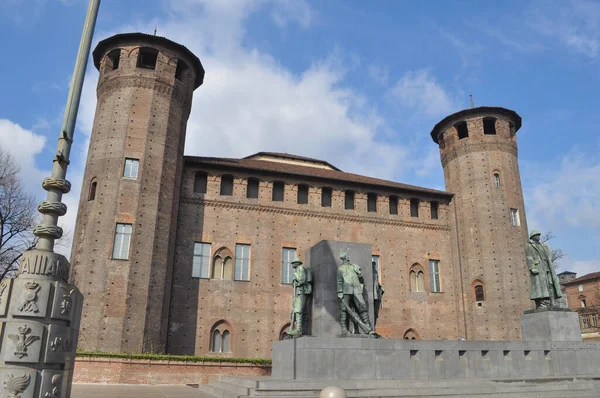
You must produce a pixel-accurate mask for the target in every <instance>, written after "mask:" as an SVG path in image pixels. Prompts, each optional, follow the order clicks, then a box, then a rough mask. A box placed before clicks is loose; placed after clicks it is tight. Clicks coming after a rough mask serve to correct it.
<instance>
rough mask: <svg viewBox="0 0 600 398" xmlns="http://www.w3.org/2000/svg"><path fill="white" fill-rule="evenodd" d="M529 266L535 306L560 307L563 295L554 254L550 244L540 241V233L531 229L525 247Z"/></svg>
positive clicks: (532, 297)
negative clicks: (549, 246) (553, 259)
mask: <svg viewBox="0 0 600 398" xmlns="http://www.w3.org/2000/svg"><path fill="white" fill-rule="evenodd" d="M525 256H526V259H527V267H529V274H530V277H531V299H532V300H534V301H535V308H536V309H538V308H556V307H559V301H558V299H559V298H561V297H562V293H561V291H560V283H559V281H558V277H557V276H556V271H554V266H553V265H552V256H551V254H550V249H549V248H548V246H546V245H544V244H543V243H541V242H540V233H539V232H537V231H531V234H530V235H529V241H528V242H527V246H526V247H525Z"/></svg>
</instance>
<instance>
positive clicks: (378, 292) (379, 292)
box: [371, 261, 385, 328]
mask: <svg viewBox="0 0 600 398" xmlns="http://www.w3.org/2000/svg"><path fill="white" fill-rule="evenodd" d="M371 264H372V266H373V328H376V327H377V318H379V309H380V308H381V299H382V298H383V293H385V289H384V288H383V286H381V284H380V283H379V269H377V263H376V262H375V261H373V262H372V263H371Z"/></svg>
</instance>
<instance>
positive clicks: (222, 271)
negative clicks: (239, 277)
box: [212, 247, 233, 281]
mask: <svg viewBox="0 0 600 398" xmlns="http://www.w3.org/2000/svg"><path fill="white" fill-rule="evenodd" d="M212 277H213V279H222V280H227V281H229V280H232V279H233V254H232V253H231V250H229V249H228V248H226V247H222V248H220V249H219V250H217V252H216V253H215V256H214V257H213V273H212Z"/></svg>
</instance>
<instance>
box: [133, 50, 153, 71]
mask: <svg viewBox="0 0 600 398" xmlns="http://www.w3.org/2000/svg"><path fill="white" fill-rule="evenodd" d="M157 59H158V50H157V49H155V48H150V47H142V48H140V50H139V53H138V59H137V67H138V68H145V69H156V60H157Z"/></svg>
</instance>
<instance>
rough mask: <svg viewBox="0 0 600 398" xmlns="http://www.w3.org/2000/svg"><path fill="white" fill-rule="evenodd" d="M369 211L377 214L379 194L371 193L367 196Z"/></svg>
mask: <svg viewBox="0 0 600 398" xmlns="http://www.w3.org/2000/svg"><path fill="white" fill-rule="evenodd" d="M367 211H368V212H376V211H377V194H375V193H370V194H368V195H367Z"/></svg>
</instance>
